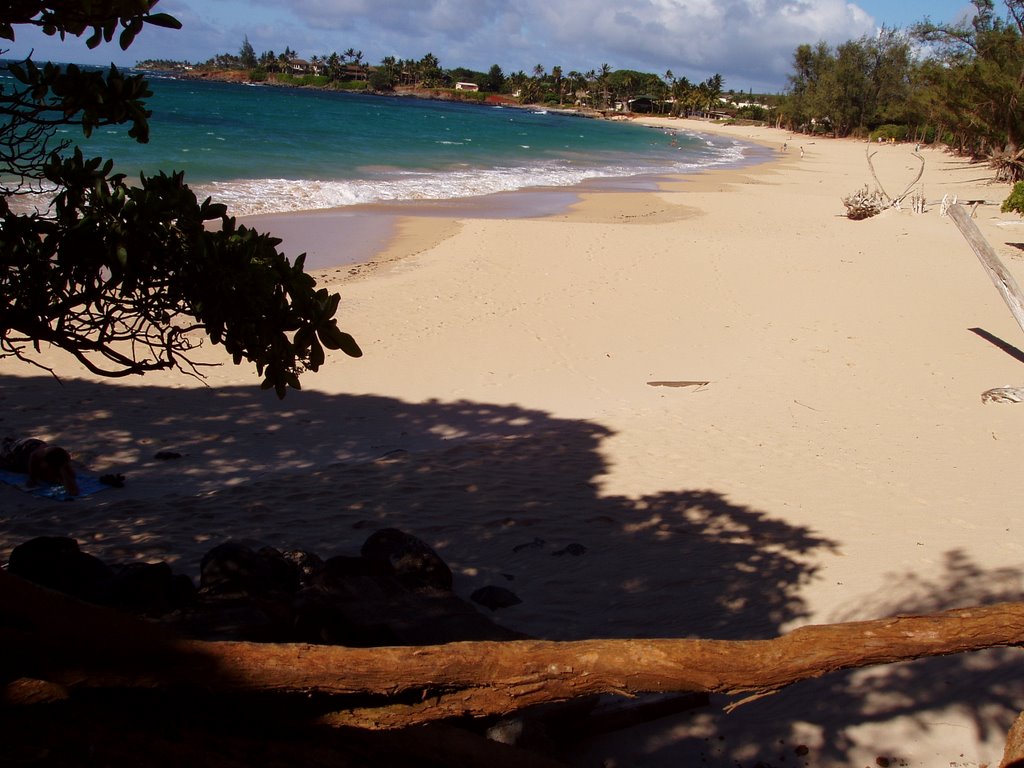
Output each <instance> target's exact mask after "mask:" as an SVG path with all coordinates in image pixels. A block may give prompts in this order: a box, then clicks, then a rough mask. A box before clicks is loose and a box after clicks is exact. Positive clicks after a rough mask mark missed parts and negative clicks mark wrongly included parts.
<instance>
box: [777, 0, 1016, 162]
mask: <svg viewBox="0 0 1024 768" xmlns="http://www.w3.org/2000/svg"><path fill="white" fill-rule="evenodd" d="M972 4H973V6H974V11H975V12H974V15H973V17H972V18H970V19H968V20H966V21H963V22H961V23H958V24H933V23H932V22H930V21H927V20H926V21H924V22H921V23H919V24H916V25H914V26H913V27H911V28H910V29H909V30H908V31H906V32H901V31H898V30H895V29H886V28H883V29H882V30H881V31H880V32H879V33H878V34H877V35H874V36H871V37H862V38H860V39H858V40H851V41H848V42H846V43H843V44H841V45H838V46H836V47H831V46H829V45H827V44H825V43H818V44H817V45H801V46H799V47H798V48H797V49H796V51H795V53H794V55H793V73H792V74H791V75H790V77H789V89H788V92H787V93H786V95H785V96H784V98H783V100H782V103H781V105H780V108H779V112H778V120H777V121H778V123H779V124H780V125H782V126H785V127H789V128H792V129H795V130H800V131H804V132H816V133H824V134H829V135H833V136H855V137H858V138H884V139H888V138H890V137H891V138H894V139H897V140H908V141H918V142H939V143H943V144H946V145H949V146H950V147H951V148H953V149H954V150H956V151H958V152H961V153H963V154H967V155H970V156H972V157H975V158H977V159H985V160H989V161H991V162H992V163H993V164H994V166H995V167H996V169H997V171H998V174H999V175H1000V176H1001V177H1002V178H1005V179H1007V180H1018V179H1021V178H1024V156H1022V151H1021V142H1022V139H1024V115H1022V113H1021V111H1020V108H1019V101H1020V99H1021V96H1022V94H1024V0H1006V3H1005V5H1006V8H1007V15H1006V17H1005V18H1002V17H1000V16H999V15H997V14H996V11H995V7H994V3H993V0H972Z"/></svg>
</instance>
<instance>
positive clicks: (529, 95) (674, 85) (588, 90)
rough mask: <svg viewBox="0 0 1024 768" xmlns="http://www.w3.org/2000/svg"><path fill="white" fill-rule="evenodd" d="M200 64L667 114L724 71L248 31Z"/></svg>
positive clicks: (326, 82) (353, 84) (709, 99)
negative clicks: (411, 48) (486, 56)
mask: <svg viewBox="0 0 1024 768" xmlns="http://www.w3.org/2000/svg"><path fill="white" fill-rule="evenodd" d="M138 66H139V67H141V68H144V69H145V68H158V67H162V68H181V67H184V66H189V65H187V63H185V62H168V61H160V62H157V61H146V62H139V64H138ZM197 68H200V69H211V70H224V69H228V70H242V71H245V72H247V74H248V76H249V78H250V79H252V80H255V81H260V80H264V79H266V78H267V76H268V75H270V74H274V75H277V76H278V77H279V79H280V76H281V75H284V76H285V79H287V78H288V75H289V74H291V73H301V74H302V75H304V76H305V82H306V83H308V84H314V85H320V86H325V87H332V86H333V87H341V88H346V89H353V88H355V89H359V88H365V89H369V90H373V91H378V92H388V91H393V90H395V89H401V88H413V89H437V88H453V87H454V86H455V84H456V83H472V84H473V85H475V86H476V87H477V88H479V89H480V91H482V92H484V93H495V94H505V95H509V96H514V97H515V98H517V99H519V100H521V101H522V102H524V103H529V104H550V105H558V106H565V105H573V106H584V107H593V108H595V109H601V110H608V109H613V108H615V106H616V104H618V105H620V107H621V109H624V110H627V111H629V110H631V109H632V105H634V104H635V103H636V102H637V101H638V100H640V101H642V102H643V103H642V105H641V106H640V107H639V109H640V110H644V111H655V112H661V113H665V114H673V115H692V114H695V113H708V112H711V111H713V110H714V109H716V108H717V107H718V105H719V103H720V97H721V96H722V95H723V88H724V82H725V81H724V78H723V77H722V75H720V74H714V75H712V76H710V77H708V78H707V79H705V80H704V81H702V82H699V83H693V82H691V81H690V80H688V79H687V78H686V77H677V76H675V75H674V74H673V73H672V70H668V71H667V72H666V73H665V74H664V75H656V74H652V73H649V72H638V71H636V70H630V69H620V70H613V69H612V67H611V66H610V65H609V64H602V65H601V66H600V67H595V68H593V69H590V70H587V71H578V70H569V71H566V70H564V69H563V67H561V66H553V67H551V69H550V70H549V69H548V68H547V67H545V66H544V65H543V64H537V65H536V66H534V67H533V68H532V69H531V70H530V72H526V71H524V70H519V71H516V72H513V73H510V74H508V75H506V74H505V72H504V71H503V70H502V68H501V66H500V65H498V64H494V65H492V66H491V67H490V69H489V70H488V71H487V72H479V71H476V70H472V69H468V68H466V67H455V68H452V69H445V68H443V67H442V66H441V61H440V59H438V57H437V56H435V55H434V54H433V53H427V54H425V55H424V56H422V57H421V58H419V59H416V58H408V59H405V58H398V57H395V56H386V57H384V58H383V59H382V60H381V62H380V64H379V65H376V66H371V65H369V64H367V62H366V61H365V60H364V59H363V53H362V51H359V50H356V49H354V48H348V49H347V50H346V51H345V52H344V53H340V54H339V53H338V52H336V51H335V52H332V53H330V54H323V55H313V56H311V57H310V59H309V60H308V61H306V60H304V59H300V58H299V57H298V53H297V52H296V51H294V50H292V49H291V47H289V46H285V49H284V51H283V52H282V53H279V54H275V53H274V51H272V50H268V51H264V52H263V53H261V54H257V53H256V51H255V49H254V48H253V46H252V44H251V43H250V42H249V39H248V37H246V38H245V40H244V41H243V43H242V46H241V48H240V49H239V52H238V53H237V54H232V53H221V54H217V55H216V56H213V57H212V58H210V59H209V60H207V61H206V62H204V63H202V64H199V65H197Z"/></svg>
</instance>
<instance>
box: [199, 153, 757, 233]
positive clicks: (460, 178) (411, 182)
mask: <svg viewBox="0 0 1024 768" xmlns="http://www.w3.org/2000/svg"><path fill="white" fill-rule="evenodd" d="M743 157H744V146H743V145H741V144H739V143H736V144H733V145H730V146H725V147H717V148H716V152H715V153H714V154H713V155H711V156H708V157H704V158H702V159H700V160H690V161H684V162H677V163H672V164H666V165H651V166H642V167H638V166H635V165H608V166H603V167H580V166H573V165H568V164H548V165H533V166H523V167H515V168H490V169H478V168H463V169H458V170H449V171H444V172H438V173H412V172H405V173H391V174H381V175H380V176H379V177H377V178H364V179H343V180H324V179H315V180H309V179H239V180H234V181H218V182H212V183H209V184H194V185H193V187H194V189H195V191H196V193H197V195H198V196H199V198H200V199H202V198H203V197H206V196H207V195H209V196H211V197H213V199H214V200H216V201H217V202H221V203H224V204H226V205H227V206H228V207H229V209H230V210H231V213H232V214H233V215H238V216H244V215H250V214H258V213H284V212H292V211H308V210H320V209H326V208H344V207H347V206H352V205H360V204H368V203H382V202H396V201H412V200H451V199H455V198H464V197H480V196H483V195H490V194H495V193H498V192H511V191H515V190H520V189H527V188H530V187H571V186H575V185H578V184H581V183H583V182H585V181H588V180H590V179H598V178H624V177H628V176H650V175H668V174H686V173H693V172H697V171H700V170H704V169H707V168H712V167H715V166H721V165H728V164H733V163H736V162H739V161H741V160H742V159H743Z"/></svg>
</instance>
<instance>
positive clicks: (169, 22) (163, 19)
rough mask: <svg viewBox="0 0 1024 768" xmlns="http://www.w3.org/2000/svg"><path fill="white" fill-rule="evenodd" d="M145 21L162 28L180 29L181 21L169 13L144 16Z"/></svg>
mask: <svg viewBox="0 0 1024 768" xmlns="http://www.w3.org/2000/svg"><path fill="white" fill-rule="evenodd" d="M146 23H147V24H152V25H153V26H154V27H163V28H164V29H181V22H180V21H178V20H177V19H176V18H174V17H173V16H171V15H170V14H169V13H154V14H150V15H149V16H146Z"/></svg>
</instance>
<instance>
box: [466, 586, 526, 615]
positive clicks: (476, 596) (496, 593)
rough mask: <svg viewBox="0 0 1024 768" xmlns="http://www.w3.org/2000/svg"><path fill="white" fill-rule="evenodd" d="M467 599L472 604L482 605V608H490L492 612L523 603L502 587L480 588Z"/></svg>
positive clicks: (513, 593)
mask: <svg viewBox="0 0 1024 768" xmlns="http://www.w3.org/2000/svg"><path fill="white" fill-rule="evenodd" d="M469 599H470V600H472V601H473V602H474V603H477V604H479V605H482V606H483V607H484V608H490V609H491V610H492V611H496V610H498V609H499V608H509V607H511V606H513V605H519V604H520V603H522V602H523V601H522V600H520V599H519V596H518V595H517V594H516V593H515V592H512V591H511V590H508V589H505V588H504V587H494V586H487V587H480V589H478V590H476V592H474V593H473V594H472V595H470V596H469Z"/></svg>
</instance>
